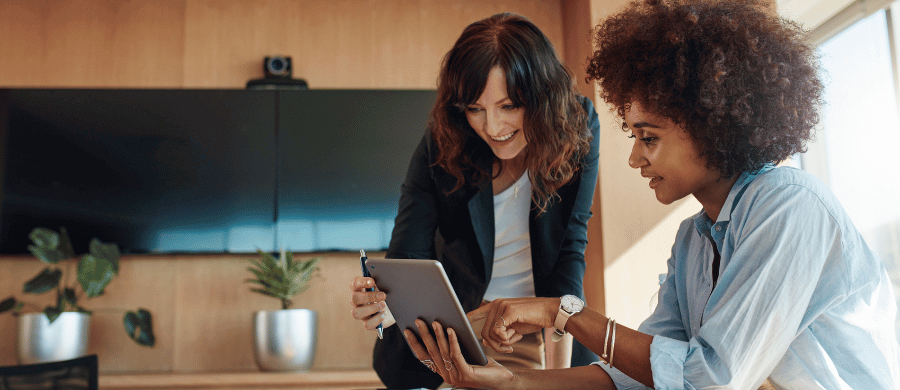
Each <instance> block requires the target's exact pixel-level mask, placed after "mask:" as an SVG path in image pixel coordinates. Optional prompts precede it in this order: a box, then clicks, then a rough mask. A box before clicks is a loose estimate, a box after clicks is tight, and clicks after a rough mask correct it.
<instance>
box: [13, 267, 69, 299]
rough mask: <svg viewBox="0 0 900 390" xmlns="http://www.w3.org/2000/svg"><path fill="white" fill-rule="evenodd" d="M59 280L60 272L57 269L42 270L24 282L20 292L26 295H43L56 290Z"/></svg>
mask: <svg viewBox="0 0 900 390" xmlns="http://www.w3.org/2000/svg"><path fill="white" fill-rule="evenodd" d="M61 278H62V270H60V269H59V268H52V269H51V268H44V270H43V271H41V273H39V274H37V276H35V277H34V278H32V279H31V280H29V281H27V282H25V286H24V287H23V288H22V291H24V292H25V293H28V294H43V293H45V292H47V291H50V290H53V289H54V288H56V286H58V285H59V280H60V279H61Z"/></svg>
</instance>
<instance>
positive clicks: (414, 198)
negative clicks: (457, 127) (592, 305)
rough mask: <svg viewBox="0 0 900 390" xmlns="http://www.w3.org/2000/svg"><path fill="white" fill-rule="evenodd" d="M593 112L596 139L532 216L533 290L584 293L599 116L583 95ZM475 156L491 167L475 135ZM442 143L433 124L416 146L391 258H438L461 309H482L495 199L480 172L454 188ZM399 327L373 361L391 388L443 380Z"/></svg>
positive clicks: (387, 334)
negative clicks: (441, 156)
mask: <svg viewBox="0 0 900 390" xmlns="http://www.w3.org/2000/svg"><path fill="white" fill-rule="evenodd" d="M580 101H581V104H582V107H583V108H584V110H585V111H586V112H587V113H588V118H589V119H588V128H587V129H586V130H585V131H590V133H591V136H592V139H591V143H590V152H589V153H588V154H587V155H586V156H585V157H584V159H583V161H582V162H581V168H580V171H579V172H578V173H577V174H576V175H575V177H574V178H573V179H572V180H571V181H569V183H567V184H565V185H563V186H562V187H560V188H559V189H558V190H557V195H558V197H557V198H555V199H553V201H552V202H551V203H550V205H549V206H548V208H547V211H546V212H545V213H544V214H542V215H540V216H538V215H537V210H535V208H532V210H531V213H530V216H529V226H530V236H531V258H532V269H533V273H534V287H535V294H536V295H537V296H539V297H559V296H562V295H565V294H572V295H577V296H579V297H582V298H584V293H583V288H582V283H583V279H584V269H585V262H584V250H585V247H586V246H587V224H588V219H590V217H591V203H592V201H593V197H594V188H595V186H596V184H597V176H598V161H599V159H600V121H599V118H598V116H597V113H596V112H595V111H594V105H593V103H592V102H591V101H590V99H588V98H585V97H581V98H580ZM464 150H466V151H467V152H468V153H469V157H470V158H471V159H472V161H473V162H474V163H475V164H477V165H478V166H479V167H481V168H482V169H483V171H484V172H488V173H489V172H491V167H492V163H493V159H494V155H493V152H492V151H491V149H490V147H489V146H488V145H487V144H486V143H485V142H484V141H483V140H482V139H481V138H479V137H478V136H477V135H475V134H474V133H473V134H472V135H471V136H470V137H468V140H467V141H466V147H465V149H464ZM436 158H437V147H436V145H435V144H434V143H433V141H432V137H431V131H430V129H429V130H428V131H426V132H425V135H424V136H423V138H422V141H421V142H420V143H419V146H418V147H417V148H416V151H415V153H414V154H413V157H412V161H410V164H409V168H408V170H407V173H406V180H405V181H404V183H403V185H402V187H401V196H400V204H399V209H398V212H397V218H396V220H395V222H394V230H393V233H392V234H391V242H390V245H389V247H388V251H387V254H386V256H385V257H387V258H396V259H437V260H439V261H440V262H441V265H442V266H443V267H444V270H445V272H446V273H447V277H448V278H449V279H450V282H451V284H452V285H453V289H454V290H455V291H456V295H457V297H458V298H459V301H460V303H461V304H462V306H463V308H464V309H465V310H466V311H467V312H468V311H471V310H474V309H475V308H477V307H478V306H479V305H480V303H481V301H482V297H484V293H485V291H486V290H487V286H488V282H489V281H490V279H491V272H492V270H493V260H494V201H493V186H492V184H491V180H490V179H489V178H487V179H485V180H483V181H482V182H481V183H474V180H473V175H474V173H475V172H474V169H469V170H467V171H464V172H463V175H464V177H465V179H466V184H464V185H463V187H462V188H460V189H459V190H457V191H454V192H452V193H448V191H450V190H452V189H453V187H454V186H455V185H456V178H454V177H453V176H452V175H450V174H449V173H447V172H446V171H445V170H444V169H443V168H441V167H440V166H438V165H436V164H435V161H436ZM397 328H398V327H396V326H392V327H389V328H387V329H385V331H384V339H383V340H378V341H376V343H375V350H374V354H373V366H374V368H375V371H376V372H377V373H378V376H379V377H380V378H381V380H382V382H384V384H385V385H386V386H387V387H389V388H418V387H429V388H434V387H436V386H437V385H439V384H440V383H441V377H440V376H438V375H436V374H434V373H432V372H431V371H430V370H428V369H427V368H426V367H425V366H424V365H422V364H421V363H420V362H419V361H418V360H417V359H416V358H415V356H414V355H413V354H412V352H411V351H410V350H409V347H408V346H407V345H406V341H405V340H404V339H403V336H402V334H401V332H400V329H397Z"/></svg>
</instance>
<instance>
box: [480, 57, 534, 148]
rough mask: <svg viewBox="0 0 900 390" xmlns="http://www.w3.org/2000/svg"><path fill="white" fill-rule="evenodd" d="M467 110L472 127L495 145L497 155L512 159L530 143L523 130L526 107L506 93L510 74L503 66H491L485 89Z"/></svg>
mask: <svg viewBox="0 0 900 390" xmlns="http://www.w3.org/2000/svg"><path fill="white" fill-rule="evenodd" d="M465 111H466V119H467V120H468V121H469V126H472V128H473V129H475V132H476V133H478V136H479V137H481V139H483V140H484V142H486V143H487V144H488V146H490V147H491V150H493V151H494V155H495V156H497V158H499V159H501V160H509V159H512V158H514V157H516V156H518V155H519V154H520V153H522V150H524V149H525V145H527V144H528V142H527V141H525V134H524V133H523V132H522V123H523V122H524V118H525V109H524V108H523V107H515V105H514V104H513V102H512V100H510V99H509V96H507V95H506V75H505V74H503V70H502V69H500V67H499V66H495V67H494V68H493V69H491V73H490V74H488V79H487V84H486V85H485V87H484V92H482V94H481V96H480V97H479V98H478V100H477V101H476V102H475V103H472V104H470V105H469V106H468V107H466V109H465Z"/></svg>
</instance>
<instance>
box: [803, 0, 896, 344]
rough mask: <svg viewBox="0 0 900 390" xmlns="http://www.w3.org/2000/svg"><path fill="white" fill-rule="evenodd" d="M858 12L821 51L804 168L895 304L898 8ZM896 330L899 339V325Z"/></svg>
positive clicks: (822, 42)
mask: <svg viewBox="0 0 900 390" xmlns="http://www.w3.org/2000/svg"><path fill="white" fill-rule="evenodd" d="M860 4H862V5H864V4H865V2H861V1H858V2H855V3H853V4H852V5H851V6H850V7H848V10H852V11H853V14H855V16H856V19H858V21H855V22H854V23H852V24H851V25H849V27H846V28H844V29H842V30H840V31H839V32H837V33H836V34H833V35H831V36H830V37H828V38H823V39H821V43H820V44H819V45H818V47H819V50H820V54H821V67H822V71H823V77H822V78H823V81H824V83H825V96H824V98H825V102H826V105H825V107H823V110H822V118H821V122H820V126H821V128H820V129H819V130H818V132H817V139H816V142H815V143H814V144H812V145H810V148H809V152H808V153H807V154H805V155H804V156H803V157H802V166H803V168H804V169H806V170H808V171H810V172H812V173H814V174H815V175H816V176H818V177H819V178H820V179H822V180H824V181H825V182H826V183H828V185H829V186H830V187H831V188H832V190H833V191H834V193H835V195H836V196H837V197H838V199H839V200H840V202H841V204H842V205H843V206H844V208H845V209H846V210H847V212H848V214H849V215H850V217H851V219H852V220H853V223H854V224H855V225H856V227H857V228H858V229H859V231H860V232H861V233H862V235H863V237H864V238H865V240H866V243H867V244H868V245H869V246H870V247H871V248H872V250H873V251H874V252H876V253H877V254H878V255H879V256H880V257H881V259H882V260H883V261H884V264H885V267H886V268H887V270H888V274H889V275H890V277H891V281H892V283H893V287H894V293H895V294H896V297H895V298H896V299H897V302H898V304H900V158H898V155H900V149H898V148H900V101H898V85H900V84H898V83H900V81H898V80H897V74H898V72H897V59H896V56H897V48H896V43H895V42H896V41H897V38H898V37H896V33H897V28H896V26H895V25H896V24H897V23H898V22H900V21H898V20H896V19H897V15H898V11H900V2H895V3H894V5H893V6H892V8H891V7H887V8H882V9H879V10H876V11H875V12H867V13H868V14H869V15H868V16H865V17H860V14H859V12H858V11H859V10H858V9H861V7H862V6H861V5H860ZM854 7H856V8H857V9H853V8H854ZM845 11H846V10H845ZM842 14H844V16H846V15H847V12H842ZM839 16H840V15H839ZM892 16H893V20H892ZM827 24H828V23H825V24H823V26H827ZM845 24H846V23H845ZM892 34H894V36H892ZM817 35H818V36H823V34H822V32H821V29H817V30H816V31H813V32H812V34H811V36H817ZM896 329H897V334H898V335H900V320H898V321H897V323H896Z"/></svg>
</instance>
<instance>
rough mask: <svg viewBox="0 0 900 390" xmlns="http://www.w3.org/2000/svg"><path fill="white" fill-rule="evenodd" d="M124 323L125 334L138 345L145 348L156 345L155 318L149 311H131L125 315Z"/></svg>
mask: <svg viewBox="0 0 900 390" xmlns="http://www.w3.org/2000/svg"><path fill="white" fill-rule="evenodd" d="M122 322H123V325H124V326H125V333H128V337H131V339H132V340H134V341H135V342H137V343H138V344H140V345H143V346H145V347H152V346H154V345H155V344H156V336H154V335H153V317H152V316H151V315H150V312H149V311H147V310H144V309H138V311H137V312H133V311H129V312H128V313H125V317H124V318H123V319H122Z"/></svg>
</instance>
